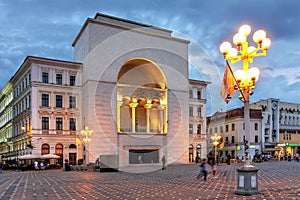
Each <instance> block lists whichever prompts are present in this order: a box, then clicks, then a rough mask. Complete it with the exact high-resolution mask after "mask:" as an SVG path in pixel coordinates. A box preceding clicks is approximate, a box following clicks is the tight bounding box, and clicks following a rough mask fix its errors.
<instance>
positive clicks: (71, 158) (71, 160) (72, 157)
mask: <svg viewBox="0 0 300 200" xmlns="http://www.w3.org/2000/svg"><path fill="white" fill-rule="evenodd" d="M69 163H70V164H71V165H76V153H69Z"/></svg>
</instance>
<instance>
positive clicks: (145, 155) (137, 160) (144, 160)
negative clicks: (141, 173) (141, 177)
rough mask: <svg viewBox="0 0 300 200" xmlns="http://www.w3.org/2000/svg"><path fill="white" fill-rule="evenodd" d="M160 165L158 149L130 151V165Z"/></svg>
mask: <svg viewBox="0 0 300 200" xmlns="http://www.w3.org/2000/svg"><path fill="white" fill-rule="evenodd" d="M152 163H159V153H158V149H151V150H149V149H140V150H129V164H152Z"/></svg>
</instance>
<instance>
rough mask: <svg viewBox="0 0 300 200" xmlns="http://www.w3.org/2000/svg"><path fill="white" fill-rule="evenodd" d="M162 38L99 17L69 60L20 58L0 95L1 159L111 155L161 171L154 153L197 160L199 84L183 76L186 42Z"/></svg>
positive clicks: (202, 148)
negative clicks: (87, 133) (86, 135)
mask: <svg viewBox="0 0 300 200" xmlns="http://www.w3.org/2000/svg"><path fill="white" fill-rule="evenodd" d="M171 33H172V31H170V30H166V29H161V28H157V27H153V26H150V25H145V24H141V23H137V22H133V21H128V20H124V19H120V18H116V17H112V16H107V15H103V14H99V13H98V14H96V15H95V17H94V18H93V19H90V18H89V19H87V20H86V22H85V24H84V25H83V27H82V29H81V30H80V32H79V34H78V36H77V37H76V38H75V40H74V42H73V47H74V62H71V61H63V60H55V59H48V58H40V57H33V56H28V57H27V58H26V59H25V60H24V62H23V64H22V65H21V66H20V68H19V69H18V71H17V72H16V73H15V74H14V76H13V77H12V78H11V79H10V81H9V82H8V83H7V84H6V86H5V87H4V88H3V90H2V91H1V94H0V113H1V115H0V116H1V117H0V162H2V163H19V164H24V163H25V161H24V160H21V159H20V158H24V156H29V157H30V156H32V157H35V158H37V159H41V158H42V156H45V155H48V154H50V155H51V154H56V155H58V156H59V159H58V160H57V162H58V164H60V165H63V164H64V162H65V161H68V162H69V163H70V164H80V163H95V162H96V161H97V160H99V156H100V155H114V156H115V155H117V156H118V158H119V159H118V164H119V166H121V167H122V166H130V165H140V164H151V165H153V164H157V166H160V164H161V158H162V157H163V156H166V159H167V164H168V163H189V161H193V159H194V157H195V155H196V154H200V156H204V155H205V154H206V141H205V139H206V137H205V136H206V122H205V119H206V116H205V112H206V105H205V104H206V92H205V89H206V86H207V84H208V83H207V82H203V81H196V80H189V77H188V44H189V41H187V40H184V39H180V38H175V37H173V36H172V35H171ZM191 91H192V92H191ZM189 95H190V97H191V98H189ZM190 107H192V108H193V111H192V112H193V115H190V114H191V113H190V112H191V110H190V112H189V108H190ZM87 127H89V129H90V130H93V134H91V135H90V137H89V140H84V139H83V136H82V135H81V131H82V130H84V129H85V128H87ZM189 128H192V129H193V133H192V134H189ZM190 130H191V129H190ZM85 141H89V143H88V144H87V143H85ZM189 145H191V146H193V152H192V155H191V152H190V155H189V151H188V150H189V148H188V147H189ZM50 161H51V160H50ZM51 162H53V161H51Z"/></svg>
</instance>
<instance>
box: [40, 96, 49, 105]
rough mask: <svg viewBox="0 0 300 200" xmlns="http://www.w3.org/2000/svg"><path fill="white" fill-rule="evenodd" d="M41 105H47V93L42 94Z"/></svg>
mask: <svg viewBox="0 0 300 200" xmlns="http://www.w3.org/2000/svg"><path fill="white" fill-rule="evenodd" d="M42 106H47V107H49V94H42Z"/></svg>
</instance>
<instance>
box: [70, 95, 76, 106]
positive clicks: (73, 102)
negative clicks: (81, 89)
mask: <svg viewBox="0 0 300 200" xmlns="http://www.w3.org/2000/svg"><path fill="white" fill-rule="evenodd" d="M69 108H76V97H72V96H70V97H69Z"/></svg>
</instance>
